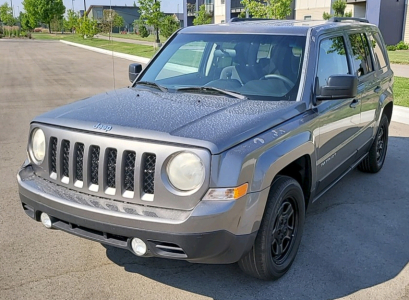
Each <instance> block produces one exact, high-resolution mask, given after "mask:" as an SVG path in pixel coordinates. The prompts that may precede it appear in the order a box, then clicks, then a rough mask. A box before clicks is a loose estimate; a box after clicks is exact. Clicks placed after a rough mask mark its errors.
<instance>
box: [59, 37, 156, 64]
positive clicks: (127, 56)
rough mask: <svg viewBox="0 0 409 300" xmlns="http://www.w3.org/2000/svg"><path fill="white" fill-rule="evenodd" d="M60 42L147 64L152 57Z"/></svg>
mask: <svg viewBox="0 0 409 300" xmlns="http://www.w3.org/2000/svg"><path fill="white" fill-rule="evenodd" d="M60 42H61V43H64V44H67V45H70V46H74V47H78V48H83V49H86V50H90V51H94V52H98V53H102V54H106V55H111V56H115V57H119V58H124V59H127V60H131V61H136V62H140V63H142V64H147V63H148V62H149V61H150V58H146V57H141V56H135V55H130V54H125V53H120V52H115V51H110V50H105V49H101V48H96V47H91V46H86V45H82V44H77V43H72V42H67V41H64V40H60Z"/></svg>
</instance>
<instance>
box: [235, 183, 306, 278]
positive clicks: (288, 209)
mask: <svg viewBox="0 0 409 300" xmlns="http://www.w3.org/2000/svg"><path fill="white" fill-rule="evenodd" d="M304 219H305V200H304V193H303V190H302V188H301V186H300V184H299V183H298V181H297V180H295V179H294V178H291V177H288V176H278V177H277V178H276V179H275V180H274V181H273V184H272V185H271V188H270V193H269V196H268V200H267V203H266V207H265V210H264V215H263V219H262V221H261V224H260V228H259V230H258V233H257V237H256V240H255V241H254V244H253V247H252V248H251V250H250V252H249V253H247V254H245V255H244V256H243V257H242V258H241V259H240V260H239V262H238V263H239V266H240V268H241V269H242V270H243V271H244V272H245V273H247V274H249V275H251V276H253V277H257V278H260V279H264V280H275V279H278V278H280V277H282V276H283V275H284V274H285V273H286V272H287V271H288V270H289V269H290V267H291V265H292V263H293V262H294V259H295V256H296V254H297V251H298V248H299V246H300V242H301V237H302V233H303V229H304Z"/></svg>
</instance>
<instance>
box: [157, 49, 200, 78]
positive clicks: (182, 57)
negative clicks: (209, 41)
mask: <svg viewBox="0 0 409 300" xmlns="http://www.w3.org/2000/svg"><path fill="white" fill-rule="evenodd" d="M205 47H206V43H205V42H192V43H188V44H186V45H183V46H182V47H180V48H179V49H178V50H177V51H176V52H175V53H174V54H173V55H172V57H171V58H170V59H169V61H168V62H167V63H166V64H165V66H164V67H163V69H162V71H160V73H159V74H158V76H157V77H156V78H155V80H161V79H166V78H171V77H175V76H180V75H186V74H190V73H196V72H198V71H199V66H200V61H201V60H202V57H203V52H204V49H205Z"/></svg>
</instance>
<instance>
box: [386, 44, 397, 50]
mask: <svg viewBox="0 0 409 300" xmlns="http://www.w3.org/2000/svg"><path fill="white" fill-rule="evenodd" d="M386 49H387V50H388V51H396V46H395V45H388V46H386Z"/></svg>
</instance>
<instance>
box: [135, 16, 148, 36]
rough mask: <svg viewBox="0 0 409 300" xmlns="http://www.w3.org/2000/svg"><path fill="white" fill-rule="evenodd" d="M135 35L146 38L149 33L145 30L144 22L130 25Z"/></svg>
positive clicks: (136, 21)
mask: <svg viewBox="0 0 409 300" xmlns="http://www.w3.org/2000/svg"><path fill="white" fill-rule="evenodd" d="M132 25H133V28H134V31H135V33H138V34H139V35H140V36H141V37H143V38H147V37H148V36H149V31H148V29H146V26H145V22H144V21H142V20H135V21H133V23H132Z"/></svg>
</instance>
